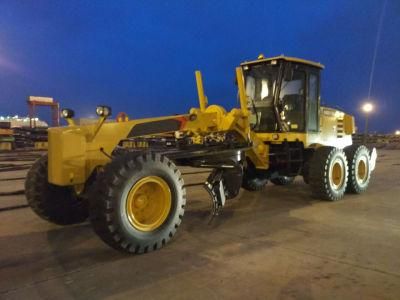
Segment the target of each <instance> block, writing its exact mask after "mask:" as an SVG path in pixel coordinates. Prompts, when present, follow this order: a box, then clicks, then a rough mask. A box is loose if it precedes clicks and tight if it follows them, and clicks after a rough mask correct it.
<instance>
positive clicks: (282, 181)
mask: <svg viewBox="0 0 400 300" xmlns="http://www.w3.org/2000/svg"><path fill="white" fill-rule="evenodd" d="M294 178H295V177H290V176H278V177H275V178H273V179H271V182H272V183H273V184H275V185H289V184H291V183H293V181H294Z"/></svg>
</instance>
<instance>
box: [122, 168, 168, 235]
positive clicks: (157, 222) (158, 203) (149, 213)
mask: <svg viewBox="0 0 400 300" xmlns="http://www.w3.org/2000/svg"><path fill="white" fill-rule="evenodd" d="M170 210H171V190H170V188H169V186H168V184H167V183H166V182H165V180H164V179H162V178H160V177H158V176H147V177H144V178H142V179H140V180H139V181H138V182H136V183H135V184H134V185H133V187H132V188H131V190H130V191H129V194H128V197H127V201H126V212H127V216H128V219H129V222H130V223H131V225H132V226H133V227H134V228H135V229H137V230H140V231H153V230H155V229H157V228H159V227H160V226H161V225H162V224H163V223H164V222H165V220H166V219H167V217H168V214H169V212H170Z"/></svg>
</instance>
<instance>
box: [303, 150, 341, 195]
mask: <svg viewBox="0 0 400 300" xmlns="http://www.w3.org/2000/svg"><path fill="white" fill-rule="evenodd" d="M309 170H310V173H309V176H310V187H311V190H312V193H313V195H314V196H315V197H316V198H320V199H324V200H330V201H336V200H339V199H342V198H343V196H344V193H345V191H346V186H347V180H348V166H347V158H346V154H345V153H344V151H343V150H341V149H338V148H334V147H320V148H317V149H316V150H315V152H314V154H313V156H312V158H311V160H310V169H309Z"/></svg>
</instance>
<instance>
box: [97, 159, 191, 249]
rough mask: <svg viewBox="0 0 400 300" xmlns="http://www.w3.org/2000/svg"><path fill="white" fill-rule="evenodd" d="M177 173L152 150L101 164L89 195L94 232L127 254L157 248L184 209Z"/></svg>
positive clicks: (178, 173)
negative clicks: (149, 152) (101, 167)
mask: <svg viewBox="0 0 400 300" xmlns="http://www.w3.org/2000/svg"><path fill="white" fill-rule="evenodd" d="M185 203H186V190H185V188H184V187H183V179H182V176H181V173H180V172H179V170H178V169H177V167H176V166H175V164H174V163H173V162H172V161H170V160H169V159H168V158H167V157H164V156H160V155H158V154H146V155H139V156H138V155H135V154H132V153H127V154H123V155H121V156H119V157H117V158H115V159H114V160H113V161H112V162H110V163H109V164H108V165H106V166H105V168H104V171H103V172H102V173H100V174H99V176H98V179H97V182H96V183H95V188H94V190H93V192H92V194H91V195H90V200H89V204H90V209H89V212H90V219H91V222H92V225H93V228H94V231H95V232H96V233H97V234H98V235H99V236H100V238H101V239H102V240H103V241H104V242H105V243H107V244H108V245H110V246H111V247H113V248H115V249H117V250H121V251H124V252H129V253H144V252H150V251H153V250H156V249H159V248H161V247H163V246H164V245H165V244H166V243H168V242H169V241H170V240H171V238H172V237H173V236H174V234H175V233H176V230H177V228H178V226H179V225H180V223H181V219H182V217H183V214H184V209H185Z"/></svg>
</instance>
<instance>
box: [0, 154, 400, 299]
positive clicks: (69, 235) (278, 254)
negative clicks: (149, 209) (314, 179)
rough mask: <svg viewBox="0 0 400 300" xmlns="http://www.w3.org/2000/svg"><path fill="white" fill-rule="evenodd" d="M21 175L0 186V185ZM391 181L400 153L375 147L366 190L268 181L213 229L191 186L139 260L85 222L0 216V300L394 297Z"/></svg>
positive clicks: (399, 246) (399, 278) (395, 200)
mask: <svg viewBox="0 0 400 300" xmlns="http://www.w3.org/2000/svg"><path fill="white" fill-rule="evenodd" d="M24 172H25V171H14V172H12V173H8V174H7V175H4V174H3V173H1V174H0V180H1V178H5V176H9V177H18V176H21V175H22V176H23V174H24ZM202 176H203V177H204V175H195V176H194V175H190V176H186V181H187V182H196V181H199V180H200V179H201V177H202ZM22 182H23V181H22V180H19V181H18V180H16V181H8V182H6V181H0V189H1V190H8V191H9V190H18V189H20V188H22ZM399 182H400V151H388V150H386V151H381V152H380V157H379V161H378V165H377V170H376V171H375V173H374V177H373V180H372V184H371V187H370V189H369V192H368V193H367V194H366V195H362V196H356V195H348V196H347V197H346V198H345V199H344V200H342V201H338V202H334V203H330V202H322V201H316V200H313V199H311V198H310V196H309V189H308V187H307V185H305V184H303V183H302V181H301V179H299V180H297V181H296V182H295V183H294V184H293V185H292V186H290V187H277V186H273V185H271V184H268V185H267V187H266V189H265V190H264V191H262V192H255V193H249V192H242V193H241V194H240V196H239V197H237V198H236V199H234V200H232V201H230V202H229V203H228V205H227V207H226V208H225V210H224V212H223V214H222V215H221V216H220V217H219V218H218V219H217V220H216V221H215V222H214V223H213V224H212V225H207V220H208V216H209V215H208V213H209V210H208V209H209V203H208V198H207V195H206V194H205V192H203V191H202V189H201V188H200V187H196V188H190V189H189V200H190V202H189V207H188V209H187V211H186V213H185V217H184V221H183V224H182V226H181V227H180V230H179V232H178V234H177V235H176V236H175V239H174V240H173V241H172V242H171V243H170V244H168V245H167V247H165V248H163V249H162V250H160V251H156V252H153V253H150V254H145V255H139V256H126V255H123V254H120V253H118V252H115V251H114V250H112V249H110V248H108V247H107V246H106V245H104V244H103V243H102V242H101V241H100V240H99V239H98V238H97V237H96V236H95V235H94V233H93V232H92V230H91V228H90V226H89V224H83V225H79V226H71V227H59V226H55V225H51V224H48V223H46V222H45V221H42V220H40V219H39V218H38V217H36V216H35V215H34V214H33V213H32V212H31V211H30V210H29V209H28V208H19V209H13V210H8V211H1V212H0V249H1V252H0V254H1V256H0V298H2V299H43V298H47V299H103V298H109V299H111V298H112V299H127V298H134V299H143V298H146V299H221V298H228V299H243V298H245V297H246V298H247V299H354V298H357V299H399V298H400V258H399V257H400V217H399V216H400V201H399V199H400V197H399V194H400V186H399ZM15 203H17V204H23V203H24V199H23V196H22V195H16V196H7V197H1V198H0V209H1V208H2V207H3V208H4V207H7V206H10V205H14V204H15Z"/></svg>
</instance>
